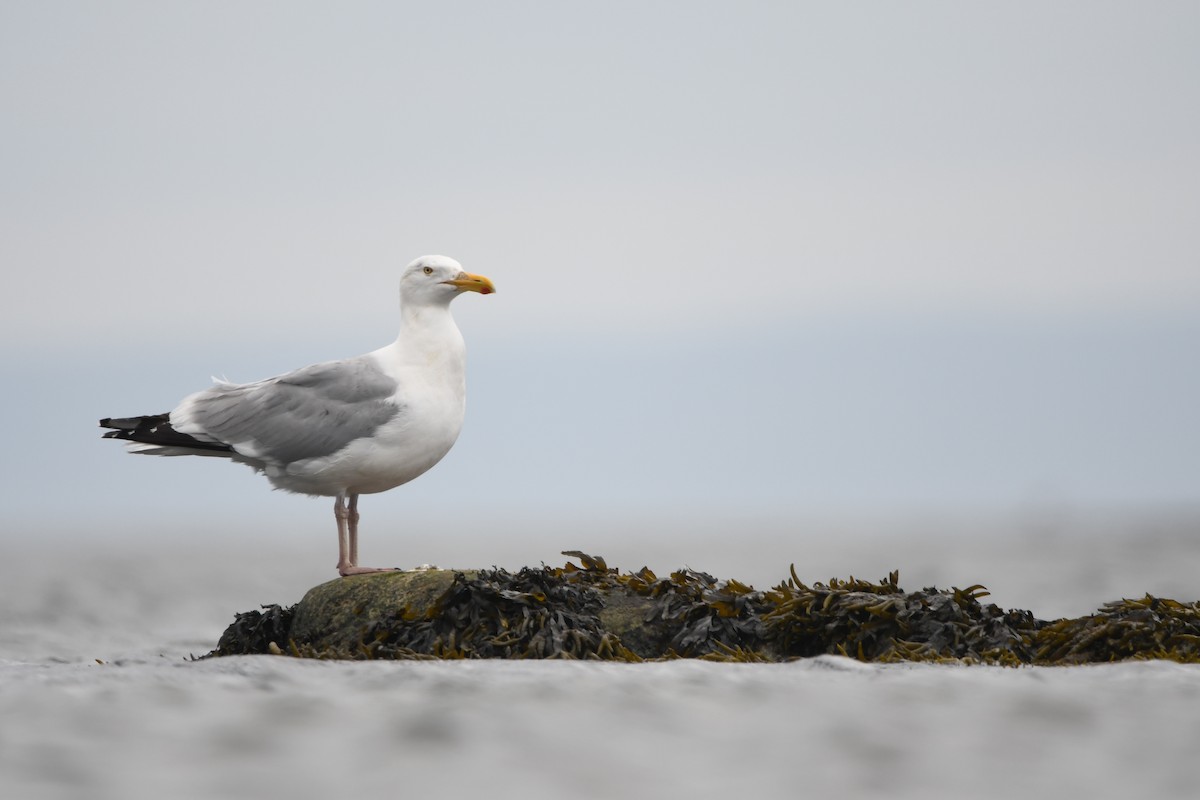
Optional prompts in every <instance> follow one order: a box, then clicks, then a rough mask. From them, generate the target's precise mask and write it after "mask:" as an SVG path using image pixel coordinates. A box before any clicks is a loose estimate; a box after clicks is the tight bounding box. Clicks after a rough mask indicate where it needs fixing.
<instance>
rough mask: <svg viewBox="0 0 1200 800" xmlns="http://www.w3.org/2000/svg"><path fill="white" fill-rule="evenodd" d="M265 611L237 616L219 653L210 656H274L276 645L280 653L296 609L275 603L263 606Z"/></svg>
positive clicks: (222, 636)
mask: <svg viewBox="0 0 1200 800" xmlns="http://www.w3.org/2000/svg"><path fill="white" fill-rule="evenodd" d="M260 608H262V609H264V611H246V612H244V613H240V614H234V619H233V624H232V625H230V626H229V627H228V628H226V629H225V632H224V633H223V634H221V638H220V640H219V641H218V642H217V649H216V650H213V651H212V652H211V653H209V655H217V656H240V655H253V654H257V653H269V652H271V646H272V645H274V646H275V649H276V650H278V648H279V646H280V643H281V642H287V641H288V632H289V631H290V629H291V627H292V614H293V613H294V611H295V606H291V607H289V608H282V607H280V606H278V605H276V604H274V603H272V604H270V605H265V606H260Z"/></svg>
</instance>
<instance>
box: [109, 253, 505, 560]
mask: <svg viewBox="0 0 1200 800" xmlns="http://www.w3.org/2000/svg"><path fill="white" fill-rule="evenodd" d="M494 291H496V289H495V287H494V286H493V285H492V282H491V281H490V280H488V279H487V278H485V277H483V276H482V275H472V274H471V273H468V272H465V271H464V270H463V268H462V265H461V264H459V263H458V262H457V261H455V260H454V259H452V258H447V257H446V256H437V255H430V256H422V257H420V258H418V259H417V260H415V261H413V262H412V263H411V264H409V265H408V266H407V267H406V268H405V269H404V273H403V275H401V276H400V335H399V336H398V337H397V338H396V341H394V342H392V343H391V344H389V345H387V346H385V347H381V348H379V349H378V350H375V351H373V352H370V353H366V354H365V355H361V356H357V357H355V358H349V359H346V360H344V361H327V362H324V363H321V364H313V365H312V366H308V367H303V368H301V369H298V370H295V371H294V372H289V373H287V374H284V375H279V376H276V377H274V378H267V379H266V380H261V381H256V382H254V383H241V384H238V383H228V382H225V381H219V380H218V381H216V383H215V384H214V385H213V386H212V387H211V388H209V389H205V390H203V391H201V392H197V393H195V394H192V395H189V396H188V397H185V398H184V399H183V401H182V402H180V404H179V405H178V406H177V407H176V408H175V410H173V411H170V412H168V413H166V414H153V415H148V416H139V417H125V418H106V419H102V420H100V426H101V427H103V428H110V429H111V430H109V431H108V432H106V433H105V434H104V438H106V439H121V440H124V441H125V443H126V448H127V449H128V450H129V451H130V452H133V453H140V454H144V455H156V456H215V457H218V458H227V459H229V460H230V461H235V462H237V463H240V464H246V465H248V466H250V467H253V468H254V469H255V470H256V471H257V472H259V473H261V474H263V475H265V476H266V478H267V480H269V481H270V482H271V484H272V485H273V486H275V488H277V489H284V490H286V491H289V492H297V493H301V494H307V495H313V496H318V497H333V498H334V503H333V515H334V518H335V519H336V520H337V530H338V564H337V570H338V574H339V575H341V576H342V577H345V576H348V575H362V574H365V573H373V572H388V571H393V570H392V568H380V567H361V566H359V564H358V519H359V515H358V496H359V495H361V494H373V493H375V492H386V491H387V490H388V489H394V488H395V487H397V486H400V485H401V484H405V483H408V482H409V481H411V480H412V479H413V478H416V477H417V476H419V475H421V474H423V473H424V472H425V471H427V470H428V469H429V468H430V467H432V466H433V465H434V464H436V463H437V462H438V461H440V460H441V459H442V456H444V455H446V453H448V452H449V451H450V448H451V447H452V446H453V445H454V441H455V440H456V439H457V438H458V434H459V431H460V430H462V424H463V414H464V411H465V409H466V370H465V368H466V348H465V347H464V345H463V338H462V334H461V333H460V332H459V330H458V326H457V325H455V324H454V319H453V317H451V316H450V301H452V300H453V299H454V298H456V297H458V296H459V295H460V294H462V293H463V292H478V293H479V294H491V293H493V292H494Z"/></svg>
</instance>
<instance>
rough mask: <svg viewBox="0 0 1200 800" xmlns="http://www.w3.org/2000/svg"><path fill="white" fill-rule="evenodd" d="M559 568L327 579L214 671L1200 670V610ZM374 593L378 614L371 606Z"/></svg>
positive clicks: (260, 616) (234, 643)
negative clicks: (1081, 612)
mask: <svg viewBox="0 0 1200 800" xmlns="http://www.w3.org/2000/svg"><path fill="white" fill-rule="evenodd" d="M564 555H567V556H571V557H572V558H575V559H577V560H578V561H579V564H578V565H577V564H575V563H573V562H567V563H566V564H565V565H563V566H561V567H549V566H546V565H542V566H541V567H540V568H533V567H525V568H524V569H521V570H518V571H517V572H509V571H507V570H504V569H499V568H493V569H490V570H479V571H472V572H454V573H430V575H429V576H427V578H425V579H421V576H414V575H413V574H412V573H383V574H381V575H380V576H364V577H359V578H352V579H348V580H352V581H363V582H362V583H353V584H349V583H346V582H345V581H346V580H347V579H341V580H337V581H331V582H329V583H327V584H322V585H321V586H318V587H315V588H314V589H313V590H311V591H310V592H309V593H308V595H306V596H305V598H304V600H302V601H301V603H299V604H297V605H296V606H292V607H290V608H283V607H281V606H278V605H266V606H262V610H261V611H250V612H246V613H242V614H237V615H235V620H234V622H233V624H232V625H230V626H229V628H228V629H227V630H226V631H225V634H224V635H223V636H222V637H221V639H220V642H219V643H218V645H217V648H216V649H214V650H213V651H212V652H211V653H209V654H208V655H207V656H205V657H206V658H207V657H214V656H227V655H238V654H257V653H274V654H279V653H287V654H290V655H293V656H298V657H310V658H342V659H427V658H440V659H447V658H470V659H482V658H510V659H511V658H537V659H542V658H562V659H598V660H615V661H641V660H659V659H673V658H701V659H706V660H716V661H738V662H777V661H787V660H791V659H796V658H805V657H811V656H815V655H820V654H840V655H845V656H849V657H851V658H855V659H858V660H860V661H872V662H885V663H887V662H905V661H919V662H936V663H957V664H999V665H1005V666H1020V665H1028V664H1037V665H1068V664H1083V663H1096V662H1106V661H1116V660H1122V659H1130V658H1141V659H1147V658H1154V659H1159V658H1161V659H1171V660H1175V661H1181V662H1200V604H1198V603H1182V602H1178V601H1175V600H1168V599H1163V598H1155V597H1151V596H1149V595H1147V596H1146V597H1145V598H1142V599H1140V600H1122V601H1118V602H1113V603H1108V604H1106V605H1105V606H1103V607H1102V608H1101V609H1100V610H1099V611H1098V612H1097V613H1096V614H1093V615H1089V616H1086V617H1081V618H1078V619H1060V620H1054V621H1049V622H1048V621H1043V620H1039V619H1037V618H1035V617H1034V615H1033V613H1032V612H1030V611H1025V610H1019V609H1012V610H1004V609H1001V608H999V607H998V606H996V605H995V604H992V603H983V602H980V601H981V599H982V598H985V597H987V596H988V592H987V590H986V589H985V588H984V587H983V586H981V585H978V584H973V585H969V586H967V587H966V588H965V589H959V588H956V587H951V588H950V589H948V590H941V589H937V588H936V587H927V588H924V589H921V590H920V591H915V592H906V591H904V590H903V589H902V588H901V587H900V584H899V573H898V572H892V573H890V574H889V575H887V576H886V577H884V578H882V579H880V580H879V581H874V582H873V581H867V580H861V579H857V578H854V577H850V578H849V579H846V580H840V579H836V578H835V579H831V580H829V581H828V582H827V583H820V582H817V583H813V584H812V585H811V586H810V585H807V584H805V583H804V582H802V581H801V580H800V579H799V577H798V576H797V574H796V571H795V568H794V567H793V568H792V569H791V570H790V577H789V578H788V579H786V580H785V581H783V582H781V583H780V584H778V585H777V586H775V587H774V588H772V589H770V590H768V591H759V590H757V589H755V588H754V587H752V586H749V585H746V584H744V583H741V582H739V581H736V580H718V579H716V578H714V577H713V576H712V575H709V574H708V573H705V572H701V571H698V570H693V569H686V568H685V569H679V570H676V571H674V572H672V573H671V574H670V575H668V576H664V577H659V576H657V575H656V574H655V573H654V572H653V571H651V570H650V569H648V568H646V567H643V568H641V569H640V570H638V571H636V572H624V573H622V572H620V571H619V570H617V569H616V568H611V567H609V566H608V565H607V563H606V562H605V560H604V559H603V558H601V557H598V556H591V555H588V554H586V553H582V552H579V551H567V552H565V553H564ZM388 575H393V576H395V577H394V578H392V579H390V580H392V581H393V582H392V583H387V582H386V581H388V580H389V578H387V577H386V576H388ZM406 576H407V577H406ZM367 581H377V582H378V583H368V582H367ZM418 582H420V583H421V585H422V586H423V587H424V588H423V589H422V590H421V591H418V590H417V588H415V587H416V586H417V584H418ZM410 584H411V585H412V587H413V588H412V591H411V592H409V586H410ZM351 592H353V594H351ZM422 592H423V593H422ZM377 595H378V597H381V598H383V599H382V601H380V602H374V600H375V599H377V598H376V596H377ZM364 597H365V598H366V599H363V598H364ZM331 609H333V610H331ZM314 617H315V619H314Z"/></svg>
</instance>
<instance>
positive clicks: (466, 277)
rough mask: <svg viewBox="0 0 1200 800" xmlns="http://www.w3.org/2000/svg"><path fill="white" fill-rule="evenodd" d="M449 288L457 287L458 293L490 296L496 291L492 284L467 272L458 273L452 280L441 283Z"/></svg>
mask: <svg viewBox="0 0 1200 800" xmlns="http://www.w3.org/2000/svg"><path fill="white" fill-rule="evenodd" d="M442 283H448V284H450V285H451V286H457V287H458V290H459V291H460V292H479V293H480V294H491V293H492V292H494V291H496V287H495V286H493V285H492V282H491V281H490V280H488V279H487V278H485V277H483V276H482V275H472V274H471V273H469V272H460V273H458V275H456V276H455V277H454V278H453V279H452V280H448V281H442Z"/></svg>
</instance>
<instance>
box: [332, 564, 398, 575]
mask: <svg viewBox="0 0 1200 800" xmlns="http://www.w3.org/2000/svg"><path fill="white" fill-rule="evenodd" d="M401 571H402V570H401V569H400V568H399V567H359V566H356V565H354V564H339V565H338V574H339V575H341V576H342V577H343V578H345V577H347V576H349V575H370V574H372V573H375V572H401Z"/></svg>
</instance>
